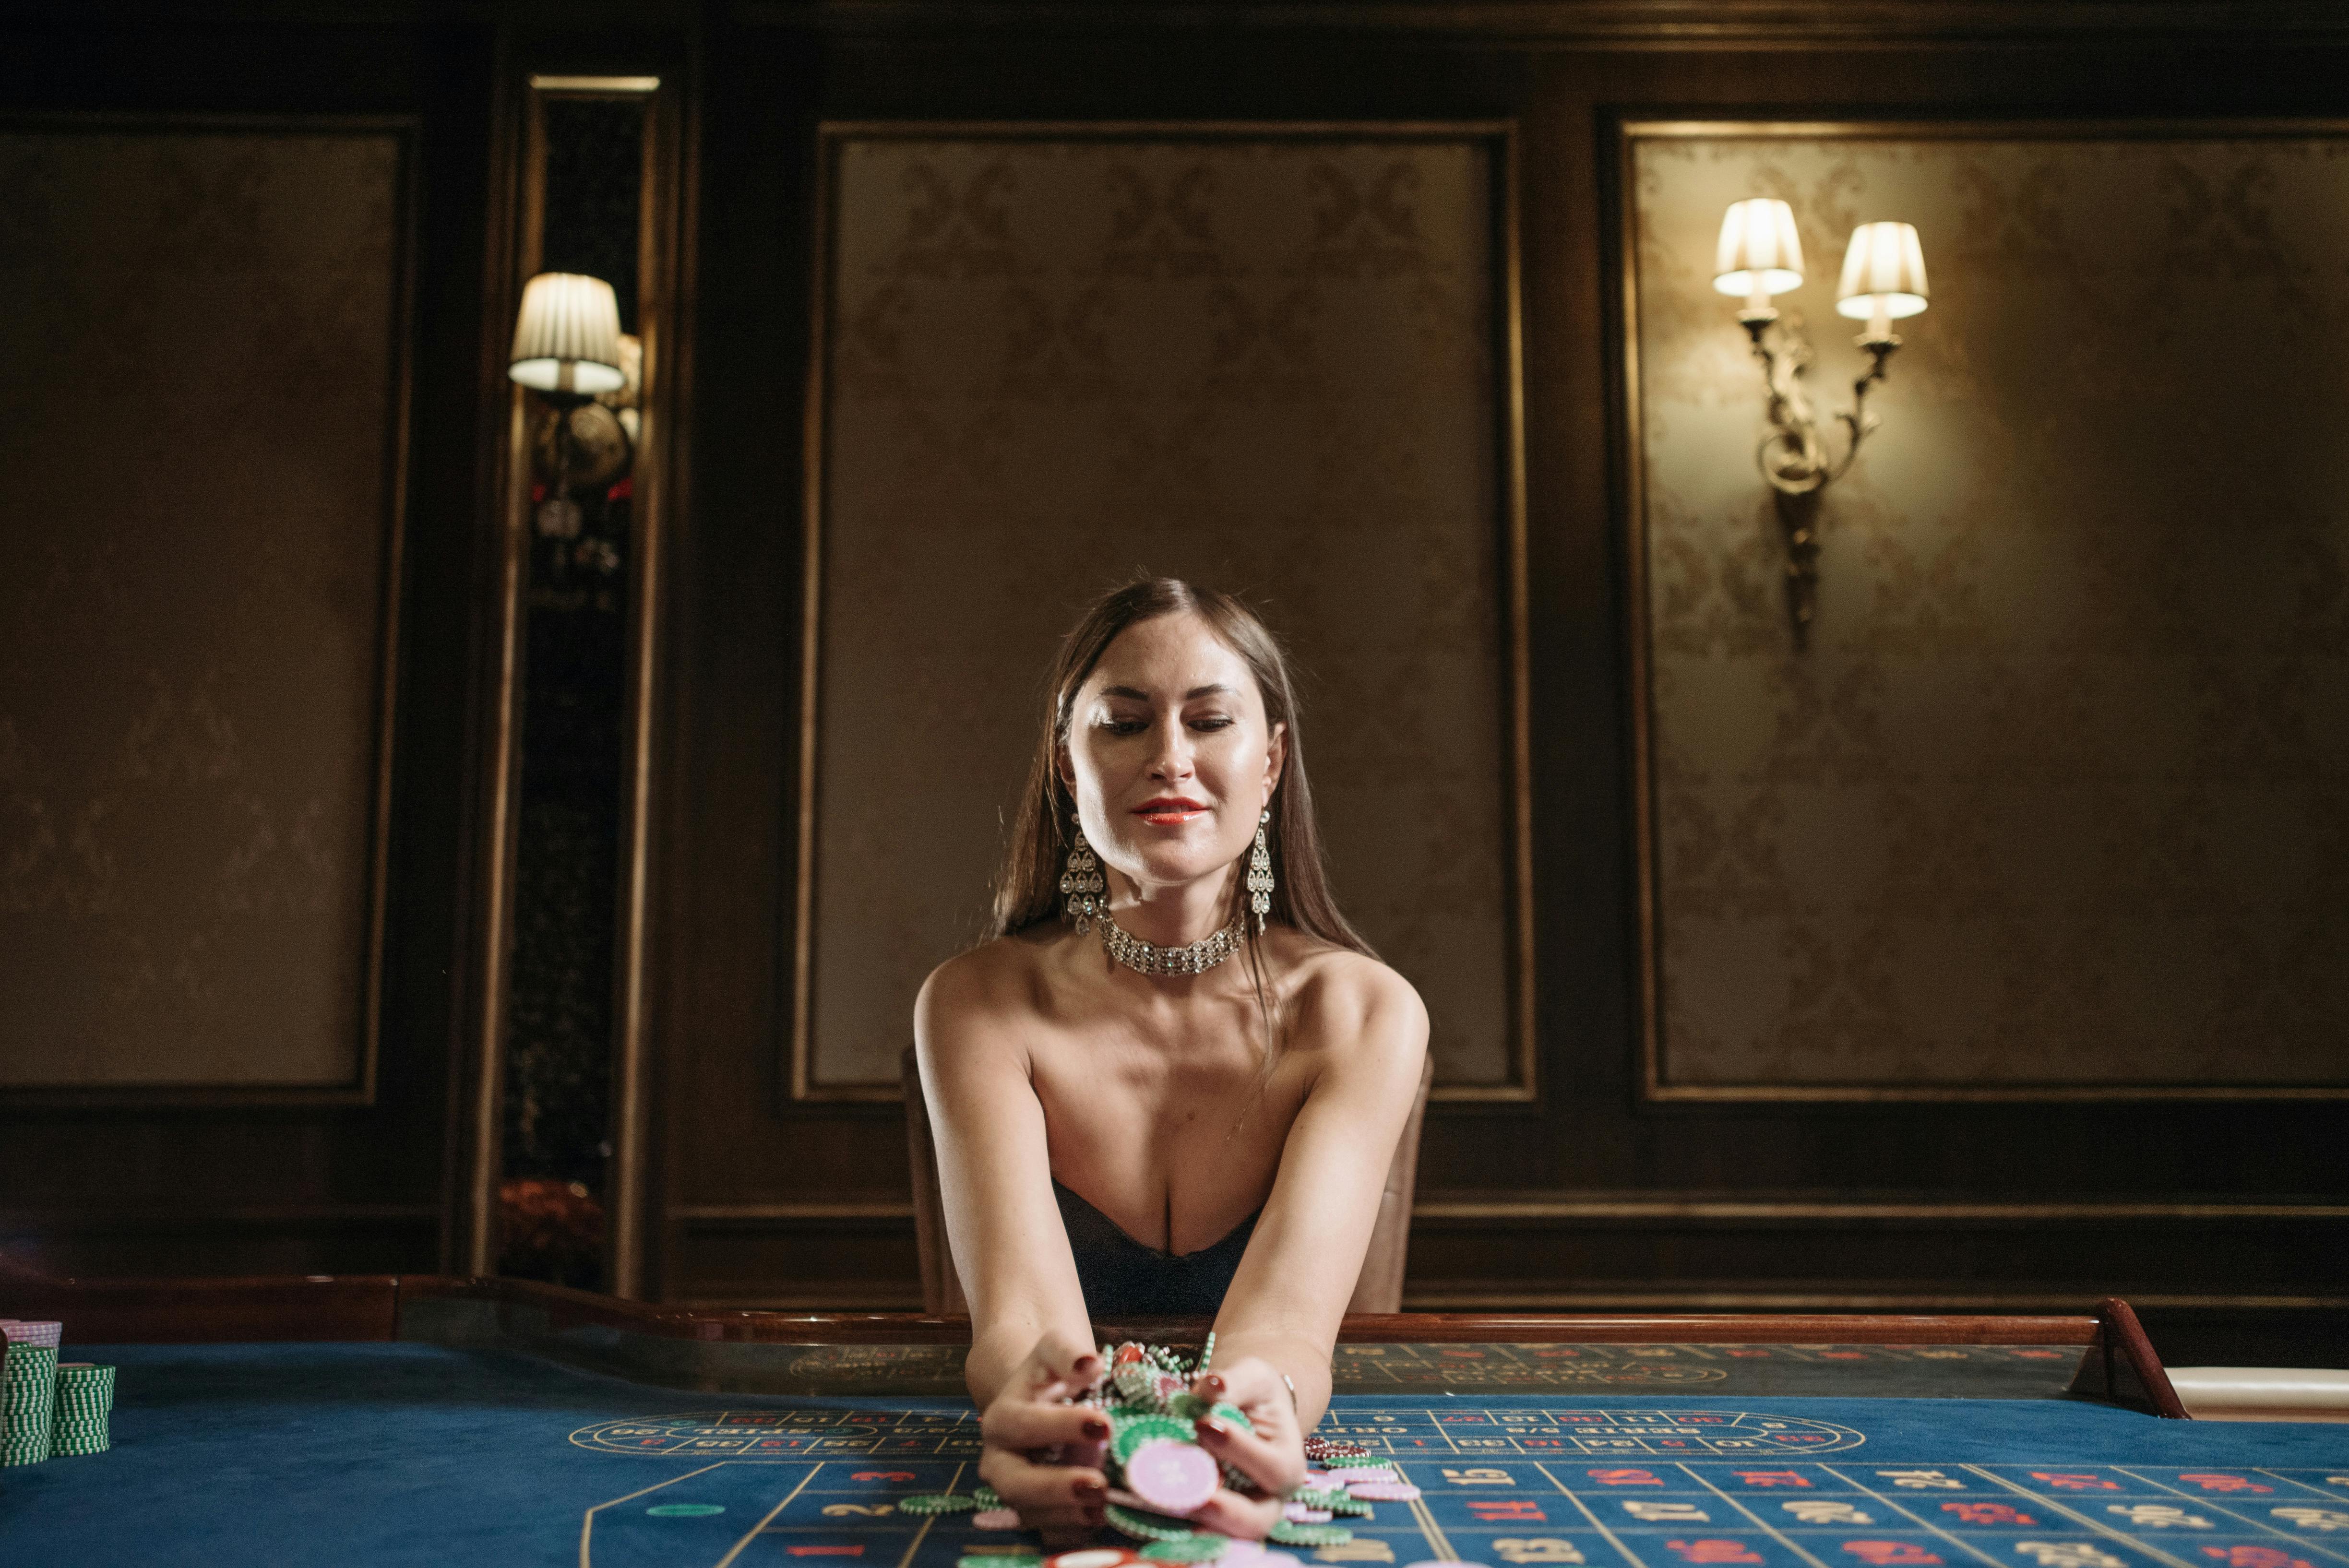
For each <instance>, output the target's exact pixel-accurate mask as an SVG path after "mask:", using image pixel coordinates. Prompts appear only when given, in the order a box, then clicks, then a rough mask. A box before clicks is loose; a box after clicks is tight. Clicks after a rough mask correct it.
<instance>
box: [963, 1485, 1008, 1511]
mask: <svg viewBox="0 0 2349 1568" xmlns="http://www.w3.org/2000/svg"><path fill="white" fill-rule="evenodd" d="M970 1500H971V1501H973V1502H976V1503H977V1504H978V1506H979V1507H981V1508H1001V1507H1002V1506H1003V1494H1002V1493H1001V1492H999V1491H996V1490H995V1489H994V1488H993V1487H991V1486H989V1485H988V1484H987V1483H986V1482H985V1481H980V1482H979V1483H978V1485H977V1486H975V1487H972V1488H971V1489H970Z"/></svg>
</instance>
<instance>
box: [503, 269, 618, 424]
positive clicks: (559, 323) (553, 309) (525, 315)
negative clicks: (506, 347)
mask: <svg viewBox="0 0 2349 1568" xmlns="http://www.w3.org/2000/svg"><path fill="white" fill-rule="evenodd" d="M507 358H508V361H509V363H508V364H507V366H506V374H507V375H508V376H511V377H513V379H514V380H516V381H518V382H520V383H521V384H522V385H523V386H524V387H532V388H534V389H535V390H537V391H540V392H573V393H577V394H580V395H581V396H583V397H593V396H594V395H595V394H596V393H598V392H614V391H617V390H618V389H619V388H620V387H622V386H623V385H625V384H626V380H627V377H625V376H624V375H622V374H621V372H620V302H619V301H618V299H616V297H615V296H614V295H613V294H612V285H611V284H607V283H605V281H604V280H603V279H602V278H591V277H585V276H582V275H581V274H580V273H539V274H538V276H536V277H534V278H533V279H531V280H530V282H529V283H528V284H525V285H523V291H522V312H521V314H520V315H518V316H517V317H516V318H515V321H514V335H513V352H512V354H511V355H509V356H507Z"/></svg>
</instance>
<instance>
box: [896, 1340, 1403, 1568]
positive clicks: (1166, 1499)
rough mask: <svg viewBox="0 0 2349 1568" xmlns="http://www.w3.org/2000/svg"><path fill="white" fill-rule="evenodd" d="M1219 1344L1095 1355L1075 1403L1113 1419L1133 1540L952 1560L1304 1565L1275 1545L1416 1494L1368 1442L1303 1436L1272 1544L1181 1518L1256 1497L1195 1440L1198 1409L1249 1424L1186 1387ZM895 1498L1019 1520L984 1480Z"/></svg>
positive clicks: (1110, 1460) (1295, 1542)
mask: <svg viewBox="0 0 2349 1568" xmlns="http://www.w3.org/2000/svg"><path fill="white" fill-rule="evenodd" d="M1215 1347H1216V1341H1215V1336H1213V1335H1210V1336H1208V1337H1207V1343H1206V1346H1203V1347H1202V1348H1201V1349H1200V1351H1199V1353H1198V1355H1197V1356H1195V1357H1189V1356H1185V1355H1183V1354H1182V1353H1181V1352H1179V1351H1176V1350H1171V1349H1168V1348H1166V1347H1164V1346H1151V1345H1136V1344H1125V1345H1121V1346H1117V1347H1116V1348H1115V1349H1112V1348H1110V1347H1109V1346H1103V1347H1102V1362H1103V1363H1104V1364H1105V1365H1106V1366H1107V1367H1109V1375H1108V1377H1105V1378H1104V1379H1103V1380H1102V1383H1101V1385H1100V1386H1099V1387H1095V1388H1094V1389H1092V1391H1091V1392H1090V1393H1088V1394H1086V1395H1085V1396H1084V1397H1083V1398H1081V1399H1080V1400H1078V1401H1076V1402H1077V1403H1081V1404H1086V1405H1092V1406H1094V1407H1096V1408H1099V1409H1100V1410H1101V1411H1102V1414H1103V1415H1104V1416H1106V1417H1107V1418H1109V1426H1110V1438H1109V1449H1108V1452H1107V1453H1106V1454H1104V1455H1103V1456H1102V1470H1103V1473H1104V1474H1105V1475H1106V1477H1107V1478H1108V1480H1109V1488H1110V1491H1109V1505H1108V1508H1107V1510H1106V1517H1107V1519H1108V1521H1109V1523H1110V1525H1111V1526H1112V1528H1113V1529H1115V1530H1116V1531H1117V1532H1119V1533H1121V1534H1123V1535H1125V1536H1127V1537H1128V1538H1130V1539H1131V1540H1133V1541H1135V1542H1139V1543H1140V1545H1139V1547H1138V1548H1133V1547H1092V1548H1085V1549H1081V1550H1079V1551H1074V1552H1062V1553H1057V1554H1055V1555H1053V1556H1051V1557H1050V1558H1047V1557H1045V1556H1044V1555H1043V1554H1042V1553H1019V1552H1016V1551H1015V1552H1004V1551H1001V1550H1000V1549H998V1550H994V1551H990V1552H986V1553H974V1554H972V1555H970V1556H968V1557H965V1558H963V1559H961V1561H960V1562H959V1563H958V1564H957V1568H1120V1565H1121V1564H1130V1563H1139V1564H1150V1563H1218V1564H1220V1565H1222V1568H1301V1565H1300V1564H1299V1561H1298V1559H1297V1558H1296V1557H1295V1556H1293V1555H1292V1554H1290V1553H1286V1552H1279V1551H1275V1550H1272V1547H1273V1546H1335V1545H1338V1544H1340V1543H1341V1542H1348V1541H1351V1540H1352V1539H1353V1537H1354V1532H1352V1531H1351V1530H1349V1529H1348V1528H1347V1527H1346V1526H1344V1525H1342V1524H1338V1523H1335V1522H1334V1520H1335V1518H1336V1517H1337V1515H1339V1514H1341V1513H1342V1514H1349V1515H1353V1516H1356V1517H1368V1516H1369V1515H1370V1513H1371V1502H1372V1501H1409V1500H1410V1499H1412V1498H1415V1497H1417V1496H1418V1495H1419V1490H1418V1488H1416V1487H1412V1486H1407V1485H1405V1484H1403V1481H1402V1476H1401V1475H1400V1474H1398V1473H1397V1472H1396V1471H1395V1470H1393V1469H1392V1467H1390V1466H1388V1465H1386V1464H1385V1463H1383V1461H1381V1460H1379V1459H1378V1458H1376V1457H1375V1456H1374V1455H1372V1454H1371V1451H1370V1450H1369V1449H1366V1448H1363V1447H1361V1445H1359V1444H1354V1443H1338V1442H1331V1441H1329V1440H1327V1439H1320V1438H1307V1439H1305V1457H1306V1459H1307V1460H1308V1462H1309V1464H1311V1465H1312V1466H1313V1467H1314V1468H1313V1469H1311V1470H1308V1471H1307V1472H1306V1478H1305V1481H1304V1484H1302V1485H1300V1486H1298V1487H1296V1488H1293V1489H1292V1490H1290V1491H1288V1493H1287V1494H1285V1497H1284V1499H1283V1517H1282V1518H1281V1520H1280V1522H1278V1523H1277V1524H1275V1525H1274V1526H1273V1527H1272V1531H1271V1534H1270V1538H1269V1540H1270V1542H1271V1544H1270V1545H1268V1544H1267V1543H1266V1542H1257V1541H1244V1540H1238V1539H1236V1538H1234V1537H1231V1536H1227V1535H1225V1534H1222V1533H1220V1532H1216V1531H1212V1530H1201V1529H1198V1528H1196V1527H1195V1526H1194V1525H1193V1524H1192V1523H1191V1522H1190V1521H1189V1519H1188V1518H1187V1517H1186V1516H1187V1515H1189V1514H1190V1513H1191V1512H1193V1511H1195V1510H1196V1509H1198V1508H1200V1507H1202V1506H1203V1505H1205V1504H1206V1501H1208V1500H1209V1499H1210V1498H1212V1497H1214V1496H1215V1495H1216V1491H1217V1489H1218V1488H1221V1487H1229V1488H1231V1489H1232V1490H1233V1491H1237V1492H1240V1493H1243V1494H1246V1495H1260V1494H1259V1492H1258V1489H1257V1486H1256V1484H1255V1483H1254V1482H1253V1481H1252V1480H1249V1479H1248V1478H1247V1476H1245V1475H1242V1474H1241V1473H1239V1472H1238V1471H1237V1470H1231V1469H1228V1468H1226V1467H1225V1466H1223V1465H1221V1464H1219V1463H1217V1462H1216V1459H1215V1456H1213V1455H1212V1454H1210V1453H1208V1452H1207V1451H1206V1449H1203V1448H1201V1447H1200V1446H1199V1437H1198V1421H1199V1419H1200V1418H1202V1417H1205V1416H1214V1417H1216V1418H1217V1419H1219V1420H1224V1421H1228V1422H1230V1423H1232V1424H1233V1425H1236V1426H1238V1427H1242V1428H1246V1429H1249V1430H1253V1429H1254V1428H1253V1426H1252V1425H1251V1423H1250V1422H1249V1420H1248V1418H1247V1414H1246V1413H1245V1412H1243V1411H1242V1410H1241V1409H1240V1408H1239V1407H1238V1406H1237V1405H1231V1404H1212V1405H1211V1404H1209V1403H1208V1402H1207V1401H1206V1400H1205V1399H1202V1398H1199V1397H1198V1396H1196V1395H1195V1394H1193V1393H1192V1392H1191V1385H1192V1384H1193V1383H1194V1382H1195V1381H1196V1380H1197V1378H1198V1376H1199V1372H1200V1370H1201V1369H1202V1368H1203V1367H1206V1365H1207V1361H1208V1358H1209V1357H1212V1356H1213V1355H1214V1354H1215ZM897 1506H898V1507H899V1508H901V1509H903V1510H904V1511H906V1512H908V1513H951V1512H959V1511H965V1510H970V1509H977V1510H979V1512H978V1513H977V1514H976V1515H975V1517H973V1519H972V1520H971V1523H972V1524H973V1525H975V1526H976V1527H978V1529H981V1530H1017V1529H1019V1515H1018V1514H1016V1513H1014V1512H1012V1511H1010V1510H1009V1509H1008V1508H1006V1507H1004V1506H1003V1500H1002V1499H1001V1498H999V1497H998V1496H997V1495H996V1494H995V1492H994V1491H993V1490H992V1489H991V1488H988V1487H985V1486H980V1487H977V1488H975V1489H973V1491H972V1492H971V1493H970V1494H969V1495H968V1496H962V1495H958V1494H957V1493H953V1492H942V1493H932V1494H928V1495H925V1496H920V1497H909V1498H906V1499H904V1500H903V1501H900V1502H899V1503H898V1505H897Z"/></svg>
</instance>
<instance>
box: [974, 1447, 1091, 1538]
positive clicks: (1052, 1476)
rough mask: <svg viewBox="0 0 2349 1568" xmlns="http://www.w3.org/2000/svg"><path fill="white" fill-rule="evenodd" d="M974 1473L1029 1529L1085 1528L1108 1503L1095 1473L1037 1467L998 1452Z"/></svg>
mask: <svg viewBox="0 0 2349 1568" xmlns="http://www.w3.org/2000/svg"><path fill="white" fill-rule="evenodd" d="M978 1468H979V1477H980V1479H981V1480H985V1481H986V1482H987V1484H988V1485H989V1486H991V1487H993V1488H994V1489H995V1491H996V1495H998V1496H999V1497H1000V1498H1002V1499H1003V1501H1004V1503H1005V1505H1006V1506H1007V1507H1009V1508H1011V1509H1013V1510H1015V1511H1017V1512H1018V1513H1019V1519H1020V1522H1022V1523H1023V1524H1026V1525H1028V1526H1029V1527H1030V1528H1031V1529H1043V1528H1046V1527H1051V1528H1061V1529H1077V1528H1086V1529H1090V1528H1091V1527H1092V1526H1093V1525H1095V1524H1098V1523H1100V1522H1101V1520H1102V1507H1103V1505H1104V1504H1106V1503H1107V1502H1108V1501H1109V1482H1108V1480H1107V1479H1106V1478H1104V1477H1103V1476H1102V1473H1101V1472H1100V1471H1099V1470H1077V1469H1072V1468H1071V1467H1069V1466H1066V1465H1050V1464H1038V1463H1036V1462H1035V1461H1034V1460H1030V1459H1028V1458H1026V1457H1025V1456H1023V1455H1020V1454H1017V1453H1012V1452H1009V1451H1007V1450H1004V1449H996V1450H994V1451H991V1452H990V1453H988V1455H987V1456H986V1458H985V1459H983V1460H981V1461H980V1462H979V1467H978Z"/></svg>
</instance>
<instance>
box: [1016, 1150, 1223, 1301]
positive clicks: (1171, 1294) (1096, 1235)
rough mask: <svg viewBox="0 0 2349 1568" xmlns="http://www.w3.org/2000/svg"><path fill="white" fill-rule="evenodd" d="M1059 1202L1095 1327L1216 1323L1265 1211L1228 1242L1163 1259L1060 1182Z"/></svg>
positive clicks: (1054, 1186)
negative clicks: (1118, 1322) (1108, 1321)
mask: <svg viewBox="0 0 2349 1568" xmlns="http://www.w3.org/2000/svg"><path fill="white" fill-rule="evenodd" d="M1052 1198H1053V1201H1054V1202H1058V1203H1059V1204H1060V1205H1061V1225H1062V1226H1063V1227H1064V1228H1066V1230H1067V1231H1068V1233H1069V1251H1070V1252H1071V1253H1073V1254H1074V1255H1075V1257H1076V1260H1077V1283H1078V1284H1081V1285H1083V1286H1084V1290H1085V1310H1086V1312H1088V1313H1090V1314H1091V1315H1092V1317H1093V1319H1094V1321H1096V1322H1099V1321H1100V1320H1101V1319H1102V1318H1105V1317H1121V1316H1149V1315H1158V1314H1161V1313H1196V1314H1201V1315H1206V1316H1210V1317H1212V1316H1213V1315H1215V1314H1216V1311H1217V1310H1218V1309H1219V1308H1220V1307H1222V1305H1224V1292H1225V1291H1226V1290H1228V1289H1230V1288H1231V1284H1232V1275H1233V1274H1237V1273H1238V1272H1239V1266H1240V1254H1242V1253H1245V1252H1247V1244H1248V1237H1249V1236H1250V1235H1252V1234H1254V1233H1255V1231H1256V1222H1257V1218H1258V1217H1259V1216H1260V1215H1262V1214H1263V1212H1264V1211H1263V1210H1262V1209H1258V1210H1257V1212H1256V1213H1254V1214H1250V1215H1249V1216H1248V1217H1247V1219H1245V1220H1242V1221H1241V1222H1239V1223H1238V1224H1237V1225H1234V1226H1233V1227H1232V1230H1231V1233H1230V1234H1229V1235H1227V1236H1226V1237H1225V1238H1224V1239H1223V1240H1222V1241H1220V1242H1216V1243H1213V1244H1212V1245H1209V1246H1204V1247H1201V1248H1200V1249H1199V1250H1198V1251H1197V1252H1195V1253H1180V1254H1177V1253H1162V1252H1160V1251H1159V1250H1158V1249H1157V1248H1156V1247H1145V1246H1143V1244H1142V1243H1140V1242H1137V1241H1135V1240H1134V1239H1133V1237H1132V1236H1129V1235H1127V1234H1126V1233H1124V1232H1123V1231H1122V1230H1119V1229H1118V1227H1117V1222H1116V1221H1114V1220H1112V1219H1111V1218H1110V1217H1109V1216H1108V1215H1107V1214H1104V1213H1102V1212H1101V1211H1100V1210H1099V1209H1096V1208H1094V1207H1093V1206H1092V1204H1091V1203H1088V1202H1085V1201H1084V1200H1083V1199H1082V1198H1080V1197H1078V1196H1077V1195H1076V1194H1075V1193H1074V1192H1071V1191H1069V1190H1068V1189H1067V1188H1066V1187H1063V1186H1061V1184H1060V1183H1059V1182H1058V1181H1055V1182H1053V1183H1052Z"/></svg>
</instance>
